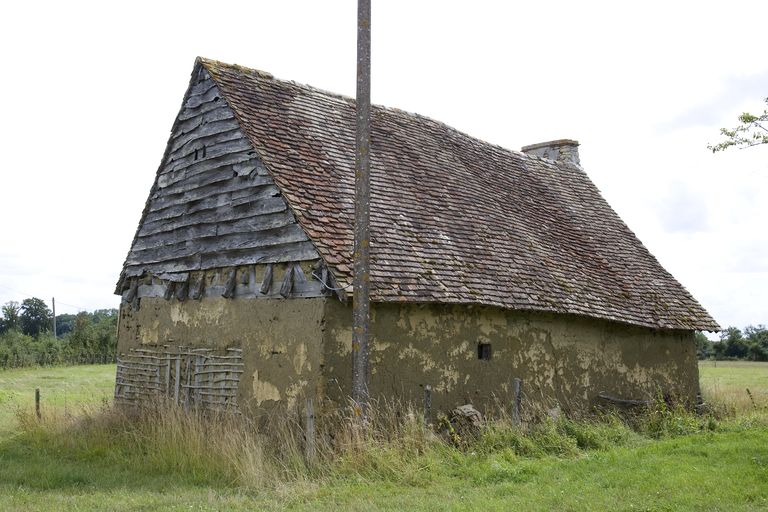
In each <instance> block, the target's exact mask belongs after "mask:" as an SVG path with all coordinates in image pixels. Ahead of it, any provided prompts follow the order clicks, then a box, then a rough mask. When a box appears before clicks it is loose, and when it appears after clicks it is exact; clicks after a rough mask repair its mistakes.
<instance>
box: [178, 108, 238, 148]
mask: <svg viewBox="0 0 768 512" xmlns="http://www.w3.org/2000/svg"><path fill="white" fill-rule="evenodd" d="M234 118H235V113H234V112H232V109H230V108H229V107H228V106H227V105H226V104H223V103H219V106H217V107H216V108H215V109H213V110H209V111H208V112H203V113H201V114H199V115H197V116H195V117H190V118H189V119H186V120H184V121H180V122H179V123H177V124H176V127H175V128H174V130H173V133H172V134H171V140H176V139H177V138H179V137H181V136H183V135H184V134H186V133H188V132H190V131H192V130H194V129H195V128H197V127H198V126H200V125H201V124H205V123H211V122H214V121H223V120H225V119H234Z"/></svg>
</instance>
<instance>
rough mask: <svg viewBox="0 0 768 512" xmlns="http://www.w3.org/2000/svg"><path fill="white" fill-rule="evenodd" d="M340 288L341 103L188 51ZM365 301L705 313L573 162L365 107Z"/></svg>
mask: <svg viewBox="0 0 768 512" xmlns="http://www.w3.org/2000/svg"><path fill="white" fill-rule="evenodd" d="M198 65H202V66H204V67H205V69H206V70H207V71H208V72H209V73H210V74H211V76H212V77H213V79H214V81H215V82H216V83H217V85H218V86H219V89H220V91H221V93H222V95H223V97H224V98H225V100H226V101H227V103H228V104H229V105H230V107H231V108H232V109H233V111H234V112H235V115H236V117H237V119H238V120H239V122H240V124H241V127H242V128H243V130H244V131H245V132H246V135H247V136H248V138H249V139H250V141H251V142H252V143H253V145H254V147H255V149H256V151H257V152H258V154H259V156H260V157H261V159H262V160H263V162H264V164H265V165H266V167H267V168H268V170H269V171H270V173H271V174H272V176H273V178H274V180H275V183H276V184H277V185H278V187H280V189H281V190H282V191H283V194H284V196H285V197H286V199H287V200H288V202H289V205H290V207H291V208H292V210H293V212H294V214H295V215H296V218H297V219H298V221H299V223H300V224H301V226H302V227H303V228H304V229H305V230H306V232H307V233H309V234H310V237H311V238H312V240H313V242H314V244H315V246H316V248H317V250H318V251H319V253H320V254H321V255H322V257H323V258H324V260H325V261H326V262H327V263H328V264H329V267H330V268H331V270H332V271H333V273H334V275H335V277H336V279H337V281H338V282H339V283H340V285H349V283H351V273H352V245H353V229H352V227H353V213H354V205H353V195H354V155H355V152H354V139H355V103H354V100H353V99H350V98H345V97H342V96H339V95H336V94H332V93H329V92H325V91H322V90H319V89H316V88H313V87H309V86H306V85H301V84H297V83H294V82H288V81H283V80H277V79H275V78H273V77H272V76H271V75H269V74H267V73H264V72H260V71H256V70H251V69H248V68H244V67H241V66H234V65H229V64H224V63H221V62H217V61H213V60H208V59H198ZM371 162H372V163H371V173H372V176H371V188H372V199H371V279H372V281H371V298H372V300H374V301H379V302H387V301H410V302H441V303H456V304H485V305H492V306H499V307H503V308H511V309H517V310H534V311H545V312H554V313H567V314H576V315H586V316H590V317H597V318H603V319H608V320H614V321H618V322H624V323H628V324H635V325H641V326H647V327H652V328H664V329H686V330H691V329H698V330H717V329H719V327H718V325H717V323H716V322H715V321H714V320H713V319H712V317H711V316H710V315H709V314H708V313H707V312H706V311H705V310H704V308H702V306H701V305H700V304H699V303H698V302H697V301H696V299H694V298H693V297H692V296H691V295H690V293H688V291H686V289H685V288H684V287H683V286H682V285H681V284H680V283H678V282H677V281H676V280H675V278H674V277H672V275H670V274H669V273H668V272H667V271H666V270H664V268H663V267H662V266H661V265H660V264H659V262H658V261H656V259H655V258H654V257H653V256H652V255H651V254H650V253H649V252H648V250H647V249H646V248H645V247H644V246H643V244H642V243H641V242H640V241H639V240H638V239H637V237H635V235H634V234H633V233H632V231H630V230H629V228H627V226H626V225H625V224H624V222H622V220H621V219H620V218H619V217H618V215H617V214H616V213H615V212H614V211H613V209H612V208H611V207H610V206H609V205H608V203H607V202H606V201H605V199H603V197H602V196H601V195H600V192H599V191H598V189H597V188H596V187H595V185H594V184H593V183H592V182H591V181H590V179H589V178H588V177H587V175H586V173H585V172H584V171H583V170H581V169H580V168H579V167H577V166H574V165H569V164H559V163H555V162H553V161H550V160H545V159H541V158H537V157H532V156H527V155H525V154H522V153H518V152H515V151H510V150H507V149H504V148H501V147H498V146H495V145H492V144H488V143H486V142H483V141H481V140H478V139H475V138H473V137H470V136H468V135H466V134H464V133H461V132H459V131H457V130H455V129H453V128H451V127H449V126H446V125H445V124H443V123H440V122H437V121H434V120H432V119H429V118H426V117H423V116H420V115H417V114H412V113H407V112H403V111H401V110H397V109H391V108H386V107H377V106H375V107H373V110H372V152H371Z"/></svg>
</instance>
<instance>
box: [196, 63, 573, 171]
mask: <svg viewBox="0 0 768 512" xmlns="http://www.w3.org/2000/svg"><path fill="white" fill-rule="evenodd" d="M197 61H198V62H200V63H202V64H203V65H204V66H205V68H206V69H207V70H208V71H209V72H211V67H210V66H209V65H213V66H221V67H226V68H230V69H235V70H237V71H239V72H242V73H248V74H252V75H255V76H257V77H258V78H261V79H265V80H274V81H276V82H281V83H285V84H291V85H293V86H295V87H298V88H300V89H305V90H309V91H313V92H316V93H319V94H322V95H324V96H328V97H331V98H336V99H340V100H343V101H346V102H348V103H351V104H354V103H355V102H356V101H357V100H356V99H355V98H353V97H351V96H346V95H344V94H341V93H337V92H334V91H330V90H328V89H323V88H321V87H317V86H314V85H311V84H306V83H303V82H297V81H296V80H286V79H283V78H278V77H276V76H275V75H273V74H272V73H270V72H268V71H264V70H261V69H257V68H251V67H248V66H243V65H240V64H230V63H227V62H223V61H220V60H216V59H209V58H207V57H197ZM371 107H372V109H373V110H381V111H384V112H388V113H393V114H397V115H404V116H407V117H414V118H417V119H420V120H423V121H427V122H430V123H434V124H435V125H437V126H440V127H444V128H447V129H448V130H450V131H451V132H453V133H455V134H457V135H460V136H462V137H466V138H468V139H471V140H474V141H477V142H480V143H482V144H484V145H486V146H489V147H492V148H496V149H498V150H500V151H503V152H505V153H511V154H513V155H515V156H521V157H526V158H529V159H535V160H541V159H542V158H539V157H536V156H534V155H529V154H527V153H523V152H522V151H519V150H515V149H511V148H508V147H505V146H502V145H500V144H497V143H495V142H489V141H487V140H484V139H481V138H479V137H475V136H474V135H471V134H469V133H467V132H465V131H462V130H460V129H458V128H456V127H455V126H451V125H450V124H448V123H446V122H445V121H441V120H439V119H435V118H434V117H430V116H427V115H424V114H420V113H418V112H412V111H409V110H405V109H402V108H398V107H390V106H388V105H382V104H378V103H374V104H372V105H371ZM544 160H546V161H548V162H554V163H555V164H556V165H558V164H560V163H561V162H556V161H553V160H548V159H544Z"/></svg>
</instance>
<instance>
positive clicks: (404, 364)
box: [324, 301, 698, 411]
mask: <svg viewBox="0 0 768 512" xmlns="http://www.w3.org/2000/svg"><path fill="white" fill-rule="evenodd" d="M350 319H351V311H350V308H349V305H346V306H345V305H343V304H341V303H338V302H337V301H329V303H328V305H327V309H326V329H325V356H324V361H325V372H324V374H325V376H326V389H327V392H328V395H329V396H330V397H332V398H335V399H339V398H340V396H339V391H338V390H340V389H341V390H344V389H350V375H351V367H350V362H351V327H350ZM371 337H372V340H373V350H372V351H371V354H370V360H371V373H372V375H371V385H370V391H371V394H372V396H374V397H377V396H382V395H388V396H392V395H395V396H399V397H402V398H404V399H406V400H413V401H416V402H418V403H420V402H421V400H422V397H423V386H424V385H427V384H428V385H430V386H431V387H432V404H433V411H441V410H442V411H446V410H449V409H451V408H453V407H455V406H457V405H461V404H464V403H472V404H474V405H475V406H477V407H487V406H488V405H490V404H491V402H492V401H493V400H494V399H499V400H502V401H505V402H506V403H510V400H511V394H512V383H513V379H514V378H515V377H518V378H520V379H522V380H523V386H524V391H525V396H526V398H527V399H529V400H532V401H534V402H537V403H539V404H541V405H544V406H546V407H552V406H554V405H559V406H560V407H561V408H562V409H563V410H566V411H568V410H572V411H573V410H584V409H585V408H588V407H590V406H591V405H593V404H594V403H595V401H596V396H597V394H598V393H599V392H601V391H604V392H607V393H609V394H611V395H613V396H616V397H620V398H635V399H641V398H643V399H644V398H650V397H652V396H654V395H655V394H656V393H657V390H658V389H660V390H661V391H662V392H663V393H671V394H674V395H677V396H679V397H682V398H684V399H687V400H692V399H694V398H695V395H696V392H697V390H698V366H697V362H696V351H695V344H694V341H693V333H691V332H686V331H655V330H652V329H646V328H640V327H631V326H627V325H624V324H618V323H613V322H607V321H598V320H593V319H587V318H581V317H575V316H562V315H547V314H537V313H522V312H512V311H507V310H502V309H498V308H489V307H469V306H446V305H413V304H410V305H406V304H375V305H374V307H373V310H372V325H371ZM480 342H482V343H491V347H492V357H491V359H490V360H489V361H483V360H479V359H478V353H477V345H478V343H480ZM494 397H495V398H494Z"/></svg>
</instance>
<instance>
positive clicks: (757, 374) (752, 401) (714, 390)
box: [699, 361, 768, 410]
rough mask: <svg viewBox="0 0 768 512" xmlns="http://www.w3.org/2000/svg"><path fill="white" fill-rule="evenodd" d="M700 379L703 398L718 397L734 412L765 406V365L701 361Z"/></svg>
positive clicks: (767, 388)
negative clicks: (748, 392) (733, 409)
mask: <svg viewBox="0 0 768 512" xmlns="http://www.w3.org/2000/svg"><path fill="white" fill-rule="evenodd" d="M699 380H700V382H701V390H702V393H703V394H704V396H705V398H706V396H707V395H711V396H717V397H718V398H719V399H720V400H722V401H725V402H726V403H727V404H729V405H730V406H731V407H734V408H736V409H742V410H743V409H749V408H753V407H754V406H755V405H757V406H763V407H764V406H765V405H766V404H768V363H761V362H752V361H701V362H700V363H699ZM747 389H749V391H750V393H751V394H752V398H750V397H749V394H747Z"/></svg>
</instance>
